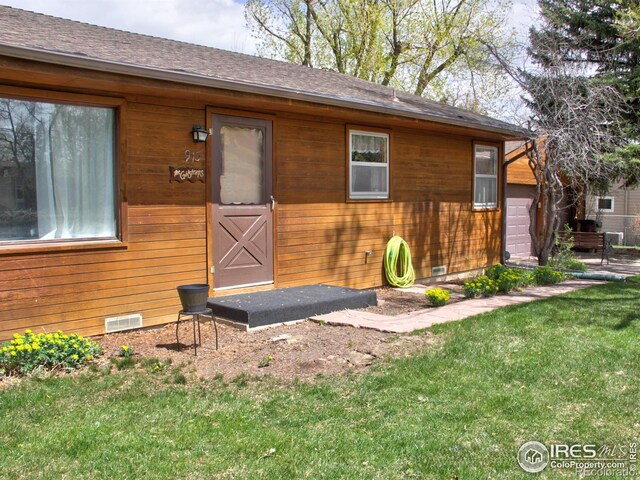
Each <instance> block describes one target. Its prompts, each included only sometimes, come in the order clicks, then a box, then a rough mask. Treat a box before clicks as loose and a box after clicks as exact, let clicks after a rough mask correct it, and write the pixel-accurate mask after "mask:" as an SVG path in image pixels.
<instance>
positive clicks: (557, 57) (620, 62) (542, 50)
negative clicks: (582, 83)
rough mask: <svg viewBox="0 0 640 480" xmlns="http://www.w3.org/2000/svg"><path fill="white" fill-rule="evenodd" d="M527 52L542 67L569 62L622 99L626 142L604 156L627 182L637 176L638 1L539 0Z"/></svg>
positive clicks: (636, 179) (639, 115)
mask: <svg viewBox="0 0 640 480" xmlns="http://www.w3.org/2000/svg"><path fill="white" fill-rule="evenodd" d="M539 5H540V8H541V15H542V26H541V27H540V28H533V29H531V31H530V42H531V47H530V51H531V54H532V56H533V58H534V59H535V61H536V62H537V63H538V64H539V65H541V66H542V67H543V68H544V67H553V66H559V65H560V64H564V65H565V66H566V65H567V64H568V65H573V66H575V67H576V68H577V69H582V70H583V71H585V72H587V73H588V74H589V75H591V78H592V81H593V82H597V83H600V84H604V85H610V86H613V87H615V88H616V89H617V90H618V91H619V92H620V93H621V94H622V95H624V97H625V98H626V100H627V110H626V112H625V115H624V116H625V120H626V124H625V135H626V137H627V139H628V142H627V143H626V144H625V145H623V146H621V147H619V148H617V149H616V150H615V151H614V152H610V153H609V154H608V155H607V159H608V160H609V161H610V162H611V163H613V164H615V165H616V166H617V167H618V178H620V179H622V180H624V181H625V182H626V183H627V184H630V185H631V184H637V183H638V182H639V181H640V33H639V32H640V6H639V3H638V1H637V0H618V1H611V0H539Z"/></svg>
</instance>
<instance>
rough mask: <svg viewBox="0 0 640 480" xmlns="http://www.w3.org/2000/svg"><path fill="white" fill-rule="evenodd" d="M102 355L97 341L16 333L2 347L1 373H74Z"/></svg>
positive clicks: (0, 357)
mask: <svg viewBox="0 0 640 480" xmlns="http://www.w3.org/2000/svg"><path fill="white" fill-rule="evenodd" d="M101 353H102V347H101V346H100V344H99V343H97V342H92V341H91V340H89V339H87V338H84V337H81V336H80V335H77V334H75V333H73V334H70V335H67V334H64V333H63V332H62V331H61V330H58V331H57V332H56V333H37V334H36V333H33V332H32V331H31V330H25V332H24V334H23V335H22V334H19V333H15V334H14V335H13V338H12V339H11V340H10V341H8V342H4V343H3V344H2V346H1V347H0V374H4V375H12V374H27V373H30V372H33V371H35V370H54V369H56V368H62V369H65V370H74V369H76V368H78V367H81V366H82V365H84V364H85V363H87V362H89V361H91V360H93V358H95V357H96V356H98V355H100V354H101Z"/></svg>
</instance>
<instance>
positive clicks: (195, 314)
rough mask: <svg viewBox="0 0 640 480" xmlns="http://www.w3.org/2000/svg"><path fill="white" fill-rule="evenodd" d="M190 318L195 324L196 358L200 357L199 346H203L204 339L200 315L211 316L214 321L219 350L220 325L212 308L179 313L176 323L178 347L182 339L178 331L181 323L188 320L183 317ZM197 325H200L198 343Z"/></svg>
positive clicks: (194, 347)
mask: <svg viewBox="0 0 640 480" xmlns="http://www.w3.org/2000/svg"><path fill="white" fill-rule="evenodd" d="M183 315H185V316H190V317H191V321H192V323H193V354H194V355H195V356H197V355H198V345H200V346H202V337H201V335H200V322H201V320H200V315H207V316H211V320H212V321H213V328H214V329H215V332H216V350H218V325H217V324H216V318H215V317H214V316H213V310H211V309H210V308H205V309H204V310H199V311H194V312H190V311H188V310H180V312H179V313H178V321H177V322H176V343H177V344H178V346H179V345H180V337H179V336H178V330H179V327H180V322H184V321H187V320H183V319H182V316H183ZM196 323H197V324H198V337H197V341H196Z"/></svg>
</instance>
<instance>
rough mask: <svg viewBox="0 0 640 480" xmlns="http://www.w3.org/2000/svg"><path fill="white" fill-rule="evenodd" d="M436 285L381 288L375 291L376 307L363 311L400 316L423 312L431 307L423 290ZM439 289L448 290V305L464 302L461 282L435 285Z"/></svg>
mask: <svg viewBox="0 0 640 480" xmlns="http://www.w3.org/2000/svg"><path fill="white" fill-rule="evenodd" d="M435 286H436V285H421V284H418V283H416V284H415V285H414V286H413V287H411V288H409V289H405V290H403V289H399V288H391V287H382V288H378V289H376V295H377V297H378V306H376V307H369V308H366V309H364V310H365V311H367V312H372V313H379V314H380V315H401V314H403V313H410V312H415V311H416V310H425V309H429V308H434V307H432V306H431V305H430V304H429V302H427V300H426V299H425V297H424V292H425V290H427V289H429V288H432V287H435ZM437 286H438V287H439V288H443V289H445V290H449V293H450V294H451V300H449V302H448V303H456V302H460V301H462V300H464V299H465V298H464V294H463V292H462V290H463V289H462V281H459V282H448V283H442V284H438V285H437Z"/></svg>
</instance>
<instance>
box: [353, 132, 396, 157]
mask: <svg viewBox="0 0 640 480" xmlns="http://www.w3.org/2000/svg"><path fill="white" fill-rule="evenodd" d="M351 151H352V152H360V153H375V154H378V155H375V156H369V157H368V159H367V160H368V161H373V162H380V163H385V162H386V161H387V158H386V157H387V139H386V137H382V136H373V135H358V134H352V135H351Z"/></svg>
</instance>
